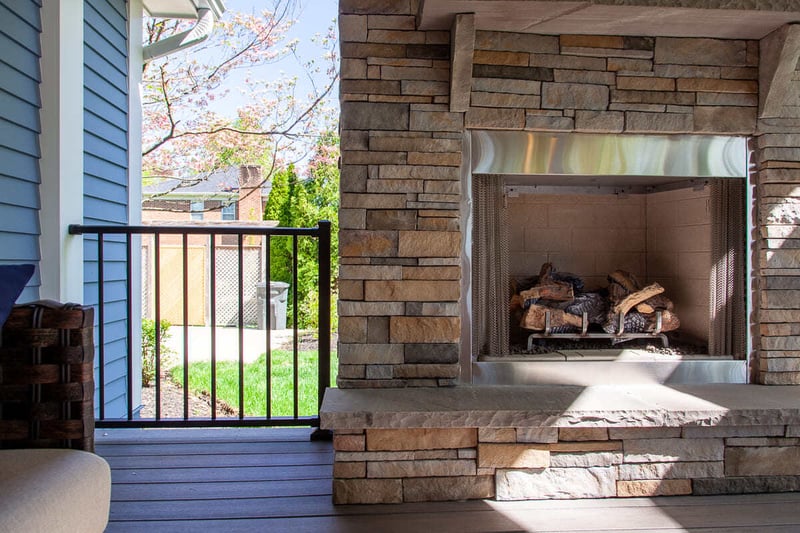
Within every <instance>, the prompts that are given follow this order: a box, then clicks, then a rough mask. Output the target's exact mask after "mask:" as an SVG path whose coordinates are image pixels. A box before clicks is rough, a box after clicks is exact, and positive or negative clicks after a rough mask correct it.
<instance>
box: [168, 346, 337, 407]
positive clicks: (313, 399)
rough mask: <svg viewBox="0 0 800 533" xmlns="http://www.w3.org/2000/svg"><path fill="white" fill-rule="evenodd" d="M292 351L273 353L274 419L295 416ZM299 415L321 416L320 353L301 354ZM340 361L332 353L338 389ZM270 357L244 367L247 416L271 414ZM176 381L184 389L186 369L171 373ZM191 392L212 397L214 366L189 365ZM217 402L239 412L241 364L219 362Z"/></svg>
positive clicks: (272, 404) (312, 351) (332, 380)
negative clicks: (268, 399)
mask: <svg viewBox="0 0 800 533" xmlns="http://www.w3.org/2000/svg"><path fill="white" fill-rule="evenodd" d="M292 359H293V353H292V351H291V350H273V351H272V361H271V363H272V364H271V365H270V366H271V369H272V376H271V378H270V387H269V390H270V401H271V407H270V409H271V411H272V413H271V415H272V416H273V417H280V416H293V414H294V372H293V366H294V365H293V364H292V363H293V361H292ZM298 367H299V376H298V384H299V387H298V415H299V416H315V415H316V414H317V405H318V404H317V351H316V350H309V351H300V352H298ZM337 369H338V360H337V357H336V353H335V352H333V353H331V384H332V386H335V383H336V371H337ZM266 374H267V357H266V354H261V356H259V358H258V359H257V360H255V361H253V362H252V363H246V364H245V365H244V412H245V416H265V415H266V412H267V387H266V379H267V378H266ZM171 376H172V380H173V381H175V382H176V383H178V384H179V385H181V386H183V366H181V365H179V366H176V367H175V368H173V369H172V370H171ZM189 391H190V392H192V393H193V394H201V393H207V394H209V395H210V394H211V363H210V362H196V363H190V364H189ZM217 400H218V401H222V402H225V403H226V404H228V405H229V406H230V407H232V408H233V409H234V410H235V411H236V413H237V415H238V410H239V363H238V362H237V361H218V362H217Z"/></svg>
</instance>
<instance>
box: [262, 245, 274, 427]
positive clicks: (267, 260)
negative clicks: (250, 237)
mask: <svg viewBox="0 0 800 533" xmlns="http://www.w3.org/2000/svg"><path fill="white" fill-rule="evenodd" d="M263 238H265V239H266V240H267V246H266V252H265V256H264V270H265V271H266V278H265V279H266V294H265V298H266V301H265V302H264V305H265V309H264V328H265V330H266V336H267V352H266V354H267V357H266V360H267V369H266V370H267V372H266V374H267V375H266V380H265V383H266V387H267V394H266V397H267V420H269V419H270V418H272V265H271V261H272V238H271V237H270V235H269V233H267V234H266V235H265V236H264V237H263Z"/></svg>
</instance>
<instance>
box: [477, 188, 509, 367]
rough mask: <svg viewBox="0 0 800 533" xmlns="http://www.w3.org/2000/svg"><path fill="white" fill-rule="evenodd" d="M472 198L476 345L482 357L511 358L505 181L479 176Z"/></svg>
mask: <svg viewBox="0 0 800 533" xmlns="http://www.w3.org/2000/svg"><path fill="white" fill-rule="evenodd" d="M472 195H473V213H472V215H473V230H472V272H473V278H472V279H473V281H472V294H473V296H472V298H473V300H472V309H473V315H474V319H473V324H472V345H473V346H474V348H475V349H477V351H478V353H480V354H481V355H507V354H508V351H509V345H508V336H509V315H508V302H509V274H508V260H509V257H508V256H509V253H508V215H507V211H506V208H505V205H504V190H503V180H502V179H500V178H499V177H497V176H490V175H475V176H473V184H472Z"/></svg>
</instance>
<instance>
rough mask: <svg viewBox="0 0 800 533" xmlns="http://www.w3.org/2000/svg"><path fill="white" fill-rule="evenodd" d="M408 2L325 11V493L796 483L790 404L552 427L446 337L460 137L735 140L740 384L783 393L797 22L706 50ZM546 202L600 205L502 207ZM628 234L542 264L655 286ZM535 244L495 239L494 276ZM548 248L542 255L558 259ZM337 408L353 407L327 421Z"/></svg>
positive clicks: (789, 317)
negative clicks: (744, 220)
mask: <svg viewBox="0 0 800 533" xmlns="http://www.w3.org/2000/svg"><path fill="white" fill-rule="evenodd" d="M467 3H468V2H467ZM634 3H635V2H634ZM426 4H427V3H426ZM430 4H431V5H436V4H437V3H435V2H431V3H430ZM476 4H480V3H476ZM423 7H425V6H423ZM787 9H788V8H787ZM420 10H421V8H420V5H419V2H417V1H416V0H387V1H381V2H367V1H361V0H340V20H339V25H340V35H341V58H342V59H341V61H342V62H341V148H342V160H341V191H342V192H341V203H340V217H339V223H340V235H339V239H340V241H339V253H340V265H341V266H340V274H339V287H338V289H339V346H338V355H339V374H338V387H339V390H338V391H329V396H330V397H329V398H326V406H324V408H323V412H322V418H323V425H324V426H326V427H329V428H330V429H333V430H334V435H335V436H334V447H335V450H336V458H335V466H334V478H335V479H334V500H335V501H336V502H339V503H362V502H400V501H423V500H437V499H463V498H487V497H497V498H502V499H525V498H555V497H568V498H576V497H609V496H634V495H652V494H699V493H706V494H707V493H726V492H737V491H738V492H743V491H744V492H747V491H754V490H798V488H800V470H798V467H797V465H798V464H800V461H798V458H800V445H798V442H797V440H798V439H797V438H798V437H800V409H796V408H795V409H794V410H793V411H791V413H789V414H787V411H777V410H773V411H771V410H769V409H766V408H765V410H763V411H758V413H761V414H760V415H754V414H753V413H751V412H750V411H747V410H746V409H745V410H743V411H741V413H740V411H737V409H738V407H737V408H734V407H730V408H727V409H723V408H722V407H720V408H719V410H715V408H710V407H709V408H708V409H706V408H705V407H701V406H707V405H709V402H710V401H707V402H697V403H693V402H688V404H686V405H689V404H691V405H692V406H696V407H697V408H696V409H695V408H694V407H692V408H691V409H690V408H687V409H686V410H683V411H681V412H680V414H676V413H674V412H673V411H670V410H669V408H666V407H663V406H662V407H659V408H654V409H656V411H657V414H656V415H654V414H653V413H654V411H647V412H645V411H642V412H641V413H640V412H639V411H636V409H634V410H633V411H626V412H625V413H624V414H621V415H620V416H612V415H608V413H610V412H615V413H616V412H617V411H615V410H614V409H611V410H609V411H604V412H603V413H600V414H598V412H594V411H591V409H587V410H584V411H582V410H581V408H579V407H575V405H576V404H575V403H573V404H572V405H570V404H569V402H568V403H566V404H565V405H564V406H563V407H564V409H565V411H564V413H568V414H561V415H559V414H557V413H554V412H552V411H546V409H545V405H549V406H551V407H552V405H553V403H552V402H550V401H549V400H545V398H552V397H557V398H562V397H564V398H566V397H573V396H572V393H573V392H575V391H573V390H572V389H570V388H568V387H567V388H560V389H557V391H556V392H548V393H546V394H545V393H543V392H542V394H539V393H540V392H541V389H537V388H527V389H520V390H517V389H498V388H491V387H487V388H485V389H482V388H481V387H477V386H473V385H471V381H472V378H471V368H470V365H471V363H472V362H473V354H472V353H467V351H466V350H465V349H464V347H463V344H462V343H463V339H464V336H465V331H466V330H467V329H468V324H467V322H469V321H470V320H471V319H470V318H469V317H470V315H469V314H467V313H465V310H464V308H465V301H466V298H467V297H468V295H467V294H465V289H464V287H465V285H464V279H465V275H466V274H465V268H464V265H465V261H466V260H467V258H465V257H464V250H465V234H466V229H467V224H468V221H467V219H468V215H467V214H466V213H465V208H464V201H465V195H466V194H467V191H466V190H465V187H464V181H463V180H462V176H463V170H464V168H468V167H469V166H470V163H471V162H470V160H469V159H468V157H466V156H465V153H468V146H469V145H468V143H465V138H467V137H469V135H467V134H468V133H470V132H474V131H488V130H492V131H494V130H502V131H511V132H534V133H557V134H603V135H608V134H617V135H622V136H625V135H668V136H671V135H677V134H680V135H716V136H728V137H743V138H747V139H748V140H749V141H748V143H749V144H748V146H749V151H750V154H749V156H750V160H749V174H748V175H747V177H746V178H745V181H746V182H747V183H748V185H749V186H751V187H752V190H753V205H752V209H753V215H752V216H753V220H752V225H753V231H752V233H750V234H748V235H744V234H743V236H744V237H745V238H746V239H747V241H748V246H749V249H750V250H751V251H752V257H751V260H752V261H751V264H752V268H751V270H750V271H749V272H747V273H746V275H747V278H748V279H749V280H750V286H751V287H752V291H751V292H750V293H748V294H743V296H742V297H743V298H746V300H747V301H748V302H749V308H748V309H749V310H750V316H749V317H748V322H749V331H748V333H749V335H750V343H751V346H752V349H751V350H750V352H749V353H747V354H745V356H746V357H747V358H748V359H749V361H750V368H749V370H748V373H747V375H748V378H747V379H748V380H750V382H751V383H754V384H755V383H757V384H763V385H798V384H800V344H799V343H798V341H797V339H798V338H800V337H798V335H800V325H798V324H800V298H798V295H799V294H800V255H798V253H797V251H798V250H800V244H798V243H800V232H799V231H798V229H797V226H798V224H799V223H800V212H799V211H798V207H797V206H798V205H799V204H798V203H797V200H796V199H797V198H798V197H800V192H798V191H800V188H798V187H797V185H798V183H800V148H798V146H800V118H798V117H800V115H798V113H797V109H799V108H800V107H798V103H797V91H796V85H797V82H796V81H794V80H795V79H796V78H798V76H797V75H796V73H795V69H796V65H797V56H798V50H797V46H796V43H797V42H800V39H798V38H797V34H798V33H800V32H798V31H797V27H796V26H794V25H784V26H781V27H779V28H775V29H774V31H772V30H770V31H768V32H765V33H764V34H763V35H750V34H748V36H747V37H738V36H735V35H733V34H731V35H728V36H724V37H720V36H715V37H713V38H711V37H708V36H691V37H688V36H687V37H674V36H660V35H657V36H652V35H586V33H592V32H595V31H596V30H595V29H593V28H585V30H584V31H582V32H578V31H570V32H566V31H565V32H553V33H548V34H537V33H517V32H514V31H493V29H491V28H489V27H487V25H486V24H483V25H481V24H478V27H477V29H476V20H479V19H476V16H475V15H472V14H469V13H466V14H458V15H452V14H451V16H449V17H448V18H447V21H446V23H443V22H442V20H441V19H436V20H433V21H430V20H428V21H427V22H426V19H424V17H421V16H420V13H421V11H420ZM737 20H738V19H737ZM786 20H789V21H791V17H788V19H786ZM798 20H800V19H798ZM792 58H794V59H792ZM703 194H704V193H703V190H702V189H700V188H698V190H695V189H694V188H688V189H683V190H681V191H675V192H670V193H665V196H663V197H661V198H659V199H656V198H651V202H653V203H652V204H651V205H650V206H649V208H648V206H647V205H645V206H644V207H642V206H641V205H639V206H638V207H636V206H628V208H629V209H633V210H639V212H641V213H643V214H642V215H641V216H643V217H644V219H645V220H646V218H647V211H648V209H654V210H658V209H662V208H664V206H663V205H660V204H659V205H657V204H658V203H659V202H660V201H661V200H663V203H664V204H665V205H666V204H669V203H670V202H672V204H673V205H672V206H671V207H670V208H671V209H672V208H674V209H677V210H679V209H684V208H686V206H688V205H689V204H692V203H701V204H702V203H703V202H704V201H705V200H704V198H703V196H702V195H703ZM546 201H552V202H562V203H563V202H568V203H572V204H573V208H574V209H579V210H581V211H583V210H584V209H585V210H586V211H587V212H588V211H590V210H592V209H594V208H595V207H597V206H596V202H598V201H600V199H599V198H598V197H596V196H592V197H589V198H583V197H581V198H573V199H570V200H564V199H563V198H562V199H558V198H549V199H548V198H545V197H543V196H539V197H536V198H533V199H531V198H529V197H523V196H519V197H516V198H511V199H509V204H510V206H511V208H512V209H517V208H521V207H524V206H522V204H525V203H529V202H546ZM613 201H614V202H618V201H620V199H619V198H614V200H613ZM621 201H622V202H633V201H634V200H632V199H630V198H629V199H622V200H621ZM643 201H646V200H643ZM606 212H607V213H609V212H611V211H610V210H608V211H606ZM609 216H611V215H609ZM596 223H597V224H604V222H603V221H602V220H600V219H598V220H597V221H596ZM648 231H650V230H649V229H644V239H645V241H646V239H647V236H648V235H647V233H648ZM640 236H641V231H640V232H639V233H638V234H636V235H630V236H629V237H626V238H625V239H624V240H625V243H624V244H623V245H620V247H618V248H617V253H618V255H619V257H617V259H618V260H619V261H615V264H614V265H611V264H603V263H602V261H603V260H602V259H600V258H599V257H594V258H593V259H592V267H591V269H589V268H587V269H585V270H584V269H582V267H581V266H580V265H578V264H576V263H577V262H578V261H579V259H580V258H576V257H575V256H573V257H572V258H563V259H560V260H559V262H560V264H559V267H560V268H562V269H563V270H574V269H578V268H580V269H581V270H582V271H581V274H582V275H585V276H586V277H589V278H592V277H594V278H598V279H595V280H593V281H600V278H601V277H602V273H604V272H605V271H606V270H608V269H609V268H622V267H623V266H627V267H628V268H629V269H630V270H633V271H636V269H637V268H638V269H643V270H644V271H645V274H644V275H645V277H646V276H647V272H646V271H649V272H650V273H651V274H654V275H653V278H654V279H657V278H663V277H665V278H668V277H669V275H668V274H670V275H671V274H672V273H668V272H658V271H657V269H658V268H662V269H663V268H666V267H665V266H664V263H659V265H658V266H656V265H655V264H653V263H652V261H653V260H652V259H649V258H647V257H644V258H642V257H638V256H637V257H634V256H635V255H636V254H637V253H638V252H637V251H636V250H627V249H625V246H627V245H629V244H630V243H631V242H633V241H635V240H636V239H637V238H639V237H640ZM552 239H554V240H555V241H558V239H557V237H552ZM535 240H536V238H531V239H528V238H527V237H524V236H523V237H522V239H521V242H522V244H521V245H515V246H517V248H515V249H514V250H513V253H516V254H519V255H518V256H517V257H518V258H516V259H513V260H512V263H513V264H514V267H515V268H516V267H517V266H521V265H522V263H524V262H527V263H529V266H531V267H538V265H537V263H539V262H540V260H542V259H544V257H543V256H542V254H541V253H539V252H541V250H539V251H536V250H534V251H533V252H530V253H529V249H528V248H526V247H527V246H533V245H535V244H536V243H535V242H533V241H535ZM689 242H690V243H693V242H695V241H693V240H690V241H689ZM551 245H552V247H551V248H552V249H549V250H545V251H546V252H547V253H550V254H554V255H551V256H550V259H553V257H554V256H557V255H558V253H560V252H561V251H562V250H559V249H558V246H560V243H559V242H554V243H551ZM690 246H691V245H690ZM678 252H683V253H685V254H688V255H691V254H695V253H699V252H703V250H691V249H686V250H678ZM537 254H538V255H537ZM527 255H531V257H527ZM533 256H536V257H533ZM693 257H694V259H695V260H696V262H695V263H689V264H684V266H685V267H686V270H684V271H681V272H684V273H686V274H687V275H688V276H689V277H692V276H696V277H697V278H702V277H703V273H702V272H701V271H702V267H703V266H704V265H705V262H704V261H705V259H703V258H702V257H700V255H695V256H693ZM622 263H624V265H623V264H622ZM653 269H656V270H655V271H654V270H653ZM662 274H663V276H662ZM675 275H676V276H677V275H678V274H677V273H675ZM699 283H704V281H702V279H701V281H699ZM691 285H692V283H688V284H687V285H684V286H691ZM680 290H682V289H680ZM679 298H680V296H679ZM699 300H702V298H700V299H698V301H699ZM695 307H696V309H695ZM707 309H708V308H707V306H706V305H705V302H700V303H697V301H693V302H687V303H686V304H685V311H684V313H685V315H684V316H685V317H687V318H686V321H687V323H689V324H690V326H689V327H687V328H686V332H687V334H690V335H695V334H700V332H701V331H707V330H708V327H707V326H706V325H705V324H703V320H704V319H703V316H707ZM705 320H707V318H706V319H705ZM701 336H702V335H701ZM706 340H707V339H706ZM741 387H748V386H747V385H741ZM772 389H773V390H774V391H778V390H780V388H777V387H775V388H772ZM504 390H505V391H506V392H503V391H504ZM548 390H549V389H548ZM658 390H661V389H658V388H657V387H656V388H653V389H644V391H649V392H639V393H637V394H640V395H642V397H646V396H647V395H648V394H650V392H652V393H653V394H655V391H658ZM703 390H704V391H706V389H703ZM747 390H750V389H747ZM415 391H416V392H415ZM487 391H489V392H487ZM514 391H516V392H514ZM709 391H711V392H708V391H706V392H708V394H709V395H712V392H713V394H717V393H718V389H709ZM714 391H717V392H714ZM685 393H686V394H692V393H691V391H689V392H685ZM504 394H508V395H509V396H508V402H509V403H510V404H511V405H512V406H511V407H509V405H506V404H504V405H505V407H503V408H501V407H499V406H496V407H492V405H493V404H492V403H491V402H488V403H487V402H484V403H483V404H482V407H480V408H478V407H475V403H474V402H476V401H477V400H476V398H479V397H483V395H488V396H491V397H492V398H494V401H496V402H499V401H500V400H498V398H502V397H504ZM548 394H549V395H550V396H548ZM553 395H555V396H553ZM578 395H579V393H578V392H575V396H576V397H577V396H578ZM612 396H613V395H612ZM622 396H625V395H624V394H623V395H622ZM615 397H616V396H615ZM709 397H710V396H709ZM348 398H349V399H350V400H348V401H352V402H353V404H352V405H351V407H349V408H345V407H342V405H344V404H347V402H346V401H345V400H347V399H348ZM338 399H341V401H342V402H344V404H342V403H341V402H339V401H338ZM523 399H525V401H526V402H527V403H525V405H524V407H521V406H520V405H521V404H520V403H519V402H521V401H522V400H523ZM573 399H574V398H573ZM453 402H454V403H459V402H462V403H463V405H466V404H469V405H470V406H471V407H470V409H473V408H474V409H478V410H477V411H474V410H472V411H469V412H467V411H465V410H463V409H467V408H466V407H463V408H462V410H459V409H460V408H459V406H458V405H453ZM539 402H541V403H539ZM500 403H503V402H500ZM578 403H580V402H578ZM723 403H724V402H721V403H720V404H719V406H722V405H723ZM498 405H499V404H498ZM719 406H717V407H719ZM493 409H495V410H493ZM515 409H516V410H515ZM538 409H541V410H538ZM548 409H549V408H548ZM659 409H661V410H659ZM545 411H546V412H545ZM623 411H624V409H623ZM390 412H391V413H394V414H395V415H396V416H394V415H393V416H390V415H389V414H388V413H390ZM619 412H620V413H621V412H622V411H619ZM604 413H605V414H604ZM637 413H638V414H637ZM737 413H738V414H737ZM740 414H741V416H740ZM640 415H641V416H640ZM567 486H568V487H571V488H570V489H568V490H560V489H559V487H567ZM576 487H578V488H576Z"/></svg>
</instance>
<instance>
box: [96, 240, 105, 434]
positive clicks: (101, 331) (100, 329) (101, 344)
mask: <svg viewBox="0 0 800 533" xmlns="http://www.w3.org/2000/svg"><path fill="white" fill-rule="evenodd" d="M104 284H105V276H104V275H103V233H98V234H97V343H98V344H97V361H98V365H99V367H98V369H97V380H98V381H99V382H100V393H99V400H100V409H99V411H100V412H99V415H100V420H104V419H105V417H106V342H105V340H106V328H105V304H104V300H105V292H104V290H103V285H104Z"/></svg>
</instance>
